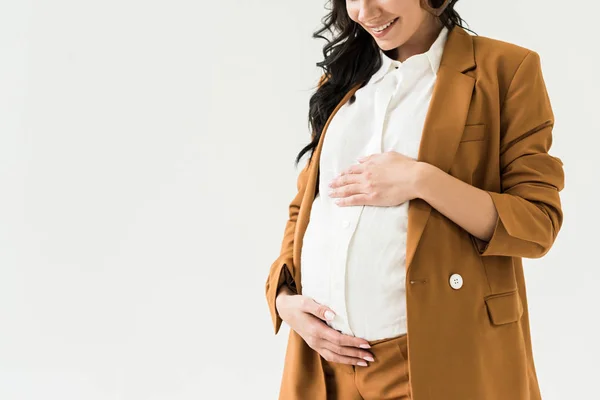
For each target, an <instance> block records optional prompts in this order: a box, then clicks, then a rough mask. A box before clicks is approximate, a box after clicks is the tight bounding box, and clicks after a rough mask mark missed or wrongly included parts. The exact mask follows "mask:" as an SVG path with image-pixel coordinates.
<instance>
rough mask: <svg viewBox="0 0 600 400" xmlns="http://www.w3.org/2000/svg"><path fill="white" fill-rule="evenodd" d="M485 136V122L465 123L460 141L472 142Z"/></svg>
mask: <svg viewBox="0 0 600 400" xmlns="http://www.w3.org/2000/svg"><path fill="white" fill-rule="evenodd" d="M485 138H486V136H485V124H475V125H465V127H464V130H463V134H462V137H461V138H460V141H461V142H474V141H478V140H484V139H485Z"/></svg>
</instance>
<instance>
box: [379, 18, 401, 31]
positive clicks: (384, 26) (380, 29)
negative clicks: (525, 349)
mask: <svg viewBox="0 0 600 400" xmlns="http://www.w3.org/2000/svg"><path fill="white" fill-rule="evenodd" d="M395 20H396V19H393V20H391V21H390V22H388V23H387V24H385V25H383V26H379V27H377V28H373V30H374V31H375V32H381V31H382V30H384V29H385V28H387V27H388V26H390V25H391V24H392V23H393V22H394V21H395Z"/></svg>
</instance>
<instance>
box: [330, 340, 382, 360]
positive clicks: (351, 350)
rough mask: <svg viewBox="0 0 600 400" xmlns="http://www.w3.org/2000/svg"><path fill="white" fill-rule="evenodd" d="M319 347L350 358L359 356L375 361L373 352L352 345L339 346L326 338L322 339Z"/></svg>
mask: <svg viewBox="0 0 600 400" xmlns="http://www.w3.org/2000/svg"><path fill="white" fill-rule="evenodd" d="M321 347H322V348H325V349H327V350H330V351H331V352H333V353H335V354H339V355H341V356H346V357H351V358H361V359H363V360H365V361H375V358H374V356H373V353H371V352H368V351H366V350H362V349H359V348H357V347H352V346H340V345H337V344H335V343H332V342H330V341H328V340H326V339H324V340H322V342H321Z"/></svg>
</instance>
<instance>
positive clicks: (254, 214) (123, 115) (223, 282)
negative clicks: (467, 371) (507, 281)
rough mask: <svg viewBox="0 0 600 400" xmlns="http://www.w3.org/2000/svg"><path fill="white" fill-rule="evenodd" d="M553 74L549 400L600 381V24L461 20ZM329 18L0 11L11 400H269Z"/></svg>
mask: <svg viewBox="0 0 600 400" xmlns="http://www.w3.org/2000/svg"><path fill="white" fill-rule="evenodd" d="M457 9H458V11H459V12H460V13H461V15H462V16H463V18H464V19H465V20H466V21H467V22H468V23H469V26H470V27H471V28H472V29H473V30H475V31H476V32H477V33H479V35H481V36H489V37H493V38H497V39H501V40H505V41H509V42H513V43H516V44H519V45H522V46H525V47H528V48H531V49H533V50H535V51H537V52H538V53H539V54H540V55H541V59H542V67H543V72H544V77H545V79H546V82H547V87H548V91H549V93H550V97H551V101H552V105H553V108H554V112H555V116H556V124H555V129H554V146H553V148H552V151H551V152H552V154H553V155H556V156H558V157H560V158H561V159H562V160H563V162H564V164H565V171H566V188H565V190H564V191H563V192H562V199H563V207H564V212H565V221H564V225H563V228H562V231H561V233H560V235H559V237H558V240H557V242H556V244H555V245H554V247H553V249H552V250H551V251H550V253H548V254H547V255H546V256H545V257H544V258H542V259H540V260H526V261H525V263H526V278H527V283H528V295H529V302H530V313H531V325H532V335H533V345H534V352H535V360H536V366H537V371H538V376H539V379H540V385H541V388H542V392H543V395H544V399H545V400H565V399H568V400H572V399H575V400H579V399H585V400H587V399H592V398H596V397H595V396H597V380H598V376H599V375H600V368H599V365H598V364H599V363H598V360H599V359H600V345H599V344H598V342H599V339H598V338H600V329H599V327H598V325H599V322H598V318H599V316H600V312H599V311H598V309H599V306H600V300H598V295H597V294H596V293H597V290H598V286H599V284H600V261H599V260H598V256H597V254H598V253H597V251H598V249H599V248H600V243H598V238H599V235H598V226H599V222H600V218H599V217H598V182H600V179H599V177H598V176H599V172H600V168H599V167H598V163H599V162H600V160H599V153H598V146H599V144H600V143H599V137H600V125H599V123H598V113H599V112H600V108H599V106H600V101H599V100H598V96H599V95H598V93H599V91H600V85H599V75H598V65H599V64H598V63H599V61H600V60H599V56H598V49H599V47H598V39H599V37H600V35H599V34H598V31H597V30H595V29H593V28H592V25H593V24H596V23H597V15H598V6H597V5H596V3H595V2H592V1H579V2H577V4H576V5H575V3H573V4H571V3H568V4H567V3H565V2H562V1H558V0H554V1H545V2H541V1H522V0H505V1H502V2H499V1H496V0H494V1H492V0H479V1H474V0H463V1H461V2H460V3H459V6H458V8H457ZM324 14H325V11H324V9H323V2H322V1H317V2H306V1H275V0H255V1H246V0H229V1H210V2H208V1H198V0H195V1H193V0H170V1H166V0H163V1H149V0H145V1H141V0H103V1H90V0H86V1H84V0H70V1H69V0H54V1H41V0H38V1H33V0H19V1H16V0H0V188H1V189H0V399H2V400H30V399H35V400H52V399H60V400H82V399H84V400H99V399H110V400H122V399H127V400H155V399H168V400H187V399H242V398H243V399H260V400H262V399H276V397H277V393H278V390H279V383H280V378H281V371H282V366H283V356H284V351H285V345H286V341H287V334H288V327H287V326H286V325H285V324H284V325H283V327H282V330H281V332H280V334H279V335H277V336H274V335H273V327H272V325H271V320H270V317H269V312H268V309H267V304H266V301H265V298H264V284H265V280H266V277H267V274H268V270H269V267H270V265H271V263H272V261H273V260H274V259H275V258H276V257H277V255H278V252H279V246H280V241H281V238H282V234H283V227H284V224H285V220H286V217H287V206H288V203H289V201H290V200H291V199H292V197H293V195H294V193H295V190H296V176H297V170H296V169H295V168H294V165H293V158H294V157H295V155H296V154H297V152H298V151H299V150H300V148H301V147H302V146H303V145H305V144H306V143H307V142H308V138H309V136H308V135H309V129H308V123H307V118H306V117H307V112H308V99H309V97H310V95H311V93H312V90H313V87H314V85H315V84H316V81H317V78H318V77H319V75H320V72H319V69H318V68H317V67H316V66H315V63H316V62H318V61H320V60H321V58H322V55H321V48H322V46H323V44H324V42H323V41H321V40H315V39H312V38H311V35H312V32H313V31H314V30H316V29H317V28H318V27H319V24H320V18H321V17H322V16H323V15H324Z"/></svg>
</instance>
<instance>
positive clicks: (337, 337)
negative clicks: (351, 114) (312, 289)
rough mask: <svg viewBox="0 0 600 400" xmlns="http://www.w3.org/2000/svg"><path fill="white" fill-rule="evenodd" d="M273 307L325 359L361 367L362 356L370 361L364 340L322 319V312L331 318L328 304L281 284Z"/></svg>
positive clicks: (370, 356)
mask: <svg viewBox="0 0 600 400" xmlns="http://www.w3.org/2000/svg"><path fill="white" fill-rule="evenodd" d="M275 307H276V308H277V312H278V313H279V316H280V317H281V319H282V320H283V321H285V322H286V323H287V324H288V325H289V326H290V328H292V329H293V330H294V331H296V333H298V334H299V335H300V336H301V337H302V338H303V339H304V341H305V342H306V344H308V345H309V346H310V348H312V349H313V350H315V351H316V352H317V353H319V354H320V355H321V357H323V358H324V359H325V360H327V361H329V362H336V363H342V364H350V365H360V366H365V367H366V366H367V365H368V364H367V363H366V362H365V360H366V361H373V354H371V353H370V352H368V351H366V350H364V349H365V348H370V346H369V342H368V341H366V340H365V339H361V338H358V337H355V336H350V335H345V334H343V333H340V332H338V331H336V330H335V329H333V328H331V327H330V326H329V325H327V324H326V323H325V322H324V321H326V320H327V318H326V315H325V314H326V313H327V317H331V318H332V319H333V316H334V315H335V313H334V312H333V310H331V309H330V308H329V307H327V306H325V305H322V304H319V303H317V302H316V301H314V300H313V299H311V298H310V297H307V296H303V295H300V294H294V293H293V292H292V291H291V290H290V289H289V288H288V287H287V286H285V285H284V286H283V287H282V288H281V289H280V290H279V292H278V294H277V298H276V300H275ZM330 313H331V314H330ZM361 347H362V348H361Z"/></svg>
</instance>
